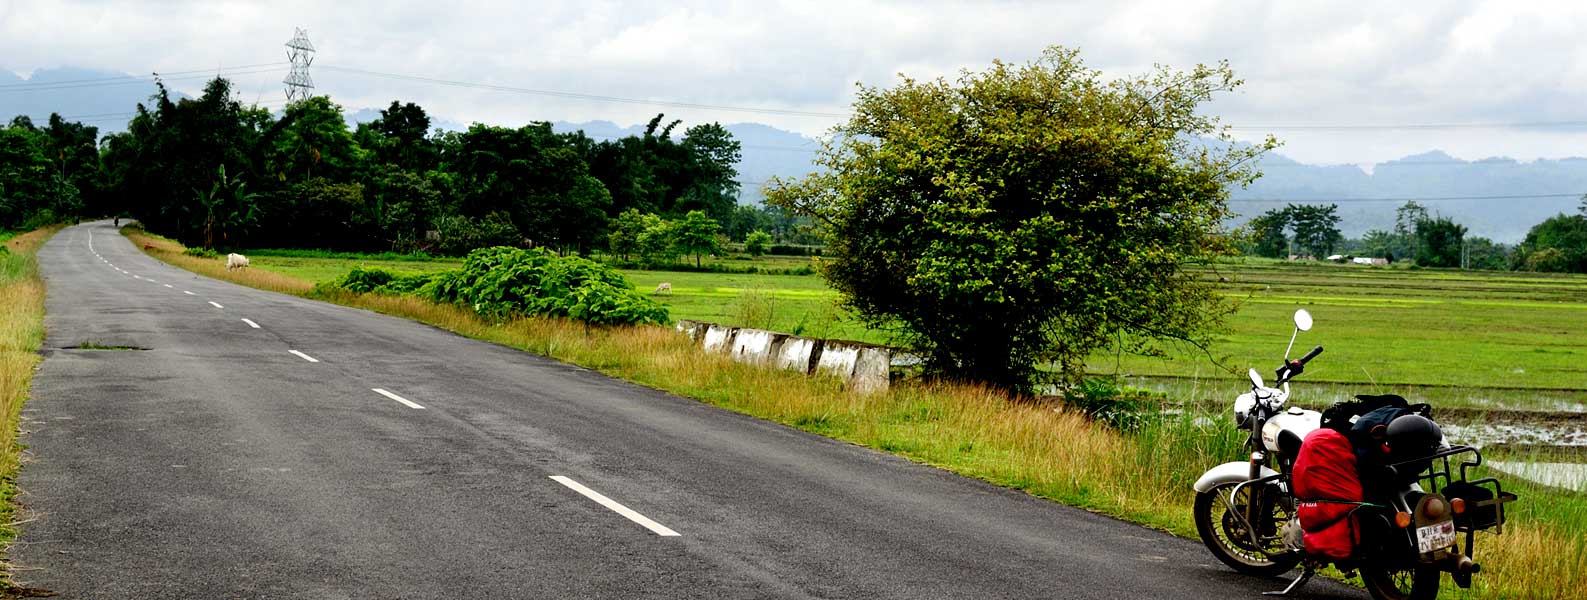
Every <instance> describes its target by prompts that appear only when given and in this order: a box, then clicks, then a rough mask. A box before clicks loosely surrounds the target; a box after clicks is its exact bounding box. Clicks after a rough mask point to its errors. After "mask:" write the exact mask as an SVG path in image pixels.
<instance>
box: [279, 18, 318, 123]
mask: <svg viewBox="0 0 1587 600" xmlns="http://www.w3.org/2000/svg"><path fill="white" fill-rule="evenodd" d="M294 29H296V33H295V34H293V36H292V39H291V40H288V41H287V43H286V47H287V60H290V61H292V70H291V71H290V72H288V73H287V78H286V79H283V80H282V81H281V83H284V84H286V86H287V89H286V92H287V103H288V104H291V103H292V102H295V101H298V100H303V99H305V98H308V97H309V96H312V95H313V91H312V90H313V89H314V80H313V79H311V78H310V77H309V65H312V64H314V44H312V43H309V32H307V31H304V30H303V28H301V27H297V28H294Z"/></svg>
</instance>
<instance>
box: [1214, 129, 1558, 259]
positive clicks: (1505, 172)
mask: <svg viewBox="0 0 1587 600" xmlns="http://www.w3.org/2000/svg"><path fill="white" fill-rule="evenodd" d="M1262 170H1263V171H1264V173H1265V174H1264V176H1263V177H1262V178H1261V179H1258V180H1257V181H1256V183H1254V184H1252V185H1251V187H1250V188H1248V189H1245V190H1237V191H1235V192H1234V193H1233V194H1232V195H1231V197H1232V199H1233V200H1234V203H1233V206H1234V208H1235V209H1236V210H1237V211H1239V212H1240V213H1241V214H1242V216H1243V217H1249V216H1252V215H1255V214H1259V213H1261V212H1263V211H1266V210H1269V209H1271V208H1274V207H1277V206H1282V205H1283V204H1284V202H1264V201H1261V200H1271V199H1282V200H1286V201H1289V202H1296V203H1301V202H1317V203H1328V202H1337V203H1338V204H1339V214H1340V216H1341V217H1343V219H1344V220H1343V222H1342V223H1341V226H1342V228H1343V229H1344V232H1345V235H1347V236H1352V237H1354V236H1357V235H1360V234H1361V233H1362V232H1364V231H1366V230H1368V229H1390V228H1392V227H1393V226H1394V209H1395V208H1397V207H1399V206H1400V205H1403V204H1404V203H1405V201H1406V200H1408V199H1419V202H1421V203H1422V204H1424V205H1426V206H1427V207H1428V208H1429V209H1430V210H1431V211H1432V212H1434V213H1436V214H1440V215H1443V216H1447V217H1450V218H1452V219H1454V220H1455V221H1457V222H1459V223H1462V224H1464V225H1466V226H1467V227H1468V228H1469V229H1470V230H1471V234H1472V235H1478V236H1483V237H1490V238H1493V239H1494V240H1497V241H1501V242H1517V241H1520V240H1521V239H1522V238H1523V237H1525V236H1526V232H1527V230H1528V229H1530V228H1531V227H1532V226H1533V225H1536V224H1537V223H1539V222H1541V221H1543V220H1544V219H1547V218H1548V217H1551V216H1554V215H1556V214H1559V213H1561V212H1574V211H1575V210H1576V208H1577V206H1578V205H1579V204H1580V202H1581V198H1580V196H1581V195H1582V194H1584V193H1587V158H1566V159H1560V160H1538V161H1532V162H1519V161H1515V160H1512V159H1508V158H1487V159H1482V160H1476V161H1463V160H1460V159H1457V158H1454V157H1452V156H1449V155H1448V154H1445V153H1443V152H1440V151H1437V150H1434V151H1431V152H1426V153H1422V154H1417V155H1414V156H1407V157H1405V158H1401V159H1399V160H1394V161H1390V162H1386V163H1382V164H1379V165H1377V167H1376V168H1374V169H1373V170H1372V172H1371V173H1367V172H1366V171H1363V170H1362V169H1360V168H1358V167H1354V166H1315V165H1303V164H1300V163H1297V162H1295V161H1293V160H1290V159H1288V158H1286V157H1284V156H1281V155H1274V156H1269V157H1267V158H1266V159H1264V161H1263V162H1262ZM1553 194H1570V196H1567V197H1563V198H1542V197H1523V196H1528V195H1553ZM1491 196H1510V197H1509V198H1483V197H1491ZM1440 198H1459V199H1440ZM1373 199H1387V200H1382V201H1378V200H1373Z"/></svg>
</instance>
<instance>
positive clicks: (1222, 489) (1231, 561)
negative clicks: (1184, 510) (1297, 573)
mask: <svg viewBox="0 0 1587 600" xmlns="http://www.w3.org/2000/svg"><path fill="white" fill-rule="evenodd" d="M1237 485H1239V484H1238V483H1235V482H1231V483H1220V484H1218V485H1216V486H1213V488H1212V489H1210V490H1207V491H1205V492H1201V493H1198V494H1196V507H1195V518H1196V531H1197V532H1198V533H1200V534H1201V543H1203V544H1206V545H1207V549H1208V550H1210V551H1212V555H1213V556H1216V557H1218V560H1221V561H1223V564H1226V565H1229V566H1230V567H1233V568H1234V570H1236V571H1239V572H1241V573H1245V574H1248V575H1259V576H1263V577H1275V576H1278V575H1283V574H1284V573H1287V572H1289V570H1290V569H1293V568H1295V565H1296V564H1299V563H1300V558H1301V557H1300V554H1299V553H1297V552H1289V551H1288V550H1287V549H1286V548H1285V547H1284V540H1283V535H1282V534H1281V533H1280V532H1281V531H1282V530H1283V528H1284V524H1285V523H1288V522H1289V520H1290V519H1291V518H1293V517H1294V503H1293V502H1288V501H1286V500H1287V499H1286V498H1284V497H1283V496H1282V494H1280V493H1277V492H1275V491H1273V490H1274V488H1273V487H1272V486H1265V485H1248V486H1245V487H1243V488H1240V492H1239V495H1238V496H1239V497H1235V495H1234V491H1235V490H1234V488H1235V487H1236V486H1237ZM1253 498H1254V499H1255V500H1256V501H1257V502H1258V504H1257V509H1258V510H1257V515H1256V517H1257V518H1256V519H1255V522H1254V523H1253V526H1254V527H1255V528H1256V531H1255V536H1253V535H1252V532H1251V531H1250V528H1248V527H1246V525H1245V519H1243V518H1242V517H1241V515H1242V514H1244V512H1245V510H1246V506H1247V505H1248V504H1249V503H1250V502H1251V500H1252V499H1253ZM1253 537H1254V538H1255V540H1254V541H1253V539H1252V538H1253Z"/></svg>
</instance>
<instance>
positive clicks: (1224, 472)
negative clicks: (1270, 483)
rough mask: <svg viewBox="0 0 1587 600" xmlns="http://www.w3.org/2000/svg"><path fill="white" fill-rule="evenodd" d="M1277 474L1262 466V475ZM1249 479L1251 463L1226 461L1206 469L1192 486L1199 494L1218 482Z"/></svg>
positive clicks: (1235, 481)
mask: <svg viewBox="0 0 1587 600" xmlns="http://www.w3.org/2000/svg"><path fill="white" fill-rule="evenodd" d="M1277 474H1278V471H1274V470H1272V469H1269V468H1267V467H1262V477H1271V476H1273V475H1277ZM1250 479H1251V463H1249V462H1227V463H1223V464H1221V465H1218V466H1216V467H1213V468H1211V469H1208V470H1207V472H1206V473H1202V474H1201V479H1197V480H1196V485H1195V486H1194V487H1195V488H1196V493H1198V494H1200V493H1205V492H1206V491H1207V490H1210V489H1212V486H1215V485H1218V484H1220V483H1239V482H1242V481H1249V480H1250Z"/></svg>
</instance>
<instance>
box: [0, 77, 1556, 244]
mask: <svg viewBox="0 0 1587 600" xmlns="http://www.w3.org/2000/svg"><path fill="white" fill-rule="evenodd" d="M112 77H122V78H127V77H129V76H128V75H127V74H125V73H117V72H111V71H97V70H91V69H77V68H60V69H43V70H39V71H37V72H35V73H34V74H33V75H32V77H31V78H30V79H23V78H21V77H18V76H16V75H15V74H13V73H11V72H10V71H6V70H4V69H0V119H3V120H5V121H9V120H10V117H11V116H13V115H17V114H27V115H30V116H32V117H33V120H34V122H36V123H40V124H42V123H43V122H44V121H45V120H46V119H48V117H49V114H50V112H52V111H54V112H59V113H61V114H62V115H65V116H69V117H77V119H76V120H82V121H84V122H86V123H88V124H90V125H96V126H98V127H99V128H100V131H101V132H102V133H108V132H113V131H120V130H122V129H123V128H124V127H125V124H126V119H127V117H128V116H130V113H131V112H132V111H133V107H134V106H135V105H136V104H137V103H138V102H146V101H147V99H148V97H149V95H150V94H151V93H152V92H153V86H152V85H151V84H150V83H149V82H148V80H147V79H146V78H144V79H136V78H133V79H127V80H124V81H106V80H107V78H112ZM85 80H86V81H85ZM41 85H42V86H43V87H44V88H48V89H39V87H40V86H41ZM24 86H26V87H24ZM244 100H245V101H246V99H244ZM379 115H380V113H379V107H376V108H361V109H358V110H356V111H352V112H349V113H348V114H347V118H348V121H349V122H362V121H368V120H371V119H374V118H376V117H378V116H379ZM431 117H432V118H433V119H435V121H434V123H433V124H434V126H436V127H439V128H442V129H448V130H458V129H463V128H464V127H466V125H464V124H463V123H460V122H458V121H453V120H447V119H444V118H440V117H438V116H437V115H431ZM693 124H695V123H693V122H685V123H684V125H683V126H685V127H686V126H688V125H693ZM552 126H553V127H554V128H555V129H556V130H557V131H565V132H572V131H583V132H584V133H585V134H586V135H589V136H590V137H594V138H597V139H611V138H618V137H623V136H628V135H638V134H640V133H642V132H643V131H644V125H643V124H638V125H632V126H627V127H625V126H621V125H617V124H615V123H611V122H608V121H591V122H586V123H566V122H554V123H552ZM726 127H727V130H728V131H730V132H732V133H733V135H734V136H735V137H736V138H737V139H738V140H739V143H740V144H742V145H743V159H742V161H741V162H740V163H739V166H738V170H739V180H740V181H741V182H742V183H743V184H744V193H743V196H742V198H741V199H740V201H741V202H745V203H753V202H758V201H759V200H760V199H761V194H760V187H761V184H762V183H763V182H765V181H766V180H767V179H768V178H771V177H773V176H784V177H798V176H801V175H804V174H806V173H809V172H810V171H811V170H813V169H814V167H813V166H812V165H811V162H810V161H811V159H812V158H813V157H814V156H815V154H814V151H815V149H816V148H817V147H818V145H819V144H818V143H817V142H816V140H814V139H811V138H808V137H805V136H803V135H800V134H798V133H794V132H790V131H783V130H781V129H777V128H775V127H770V126H766V125H761V124H758V123H734V124H730V125H726ZM674 135H678V136H682V131H675V132H674ZM1584 151H1587V149H1584ZM1261 169H1262V171H1263V172H1264V176H1263V177H1262V178H1261V179H1258V180H1257V181H1256V183H1254V184H1253V185H1251V186H1250V187H1249V188H1247V189H1243V190H1235V191H1234V192H1232V193H1231V206H1232V207H1233V208H1234V209H1235V211H1236V212H1237V213H1239V215H1240V217H1239V218H1238V219H1237V221H1244V220H1245V219H1248V218H1250V217H1251V216H1254V215H1257V214H1260V213H1262V212H1263V211H1266V210H1269V209H1272V208H1275V207H1280V206H1283V205H1284V204H1286V203H1291V202H1293V203H1330V202H1335V203H1338V204H1339V215H1340V216H1341V217H1342V218H1343V221H1342V223H1341V227H1342V229H1343V230H1344V233H1345V235H1346V236H1350V237H1355V236H1359V235H1361V234H1362V233H1363V232H1365V231H1367V230H1369V229H1389V228H1391V227H1393V224H1394V209H1395V208H1397V207H1398V206H1400V205H1401V204H1404V203H1405V201H1406V200H1409V199H1417V200H1419V201H1421V202H1422V203H1423V204H1425V205H1427V206H1428V207H1429V209H1430V210H1431V211H1433V212H1434V213H1436V214H1440V215H1443V216H1447V217H1450V218H1452V219H1454V220H1455V221H1457V222H1460V223H1462V224H1465V225H1466V226H1467V227H1468V228H1469V229H1470V230H1471V235H1477V236H1483V237H1488V238H1492V239H1494V240H1495V241H1499V242H1506V243H1515V242H1518V241H1520V240H1521V239H1522V238H1523V237H1525V236H1526V232H1527V230H1528V229H1530V228H1531V227H1532V226H1533V225H1535V224H1537V223H1539V222H1541V221H1542V220H1544V219H1546V218H1548V217H1551V216H1553V215H1555V214H1558V213H1561V212H1573V211H1575V210H1576V207H1577V206H1578V205H1579V204H1580V202H1581V200H1580V196H1581V195H1582V194H1587V158H1565V159H1559V160H1538V161H1532V162H1518V161H1515V160H1511V159H1508V158H1487V159H1482V160H1476V161H1465V160H1460V159H1457V158H1454V157H1452V156H1449V155H1448V154H1445V153H1443V152H1441V151H1438V150H1433V151H1429V152H1426V153H1423V154H1417V155H1414V156H1407V157H1405V158H1401V159H1399V160H1395V161H1390V162H1386V163H1381V164H1378V165H1376V167H1374V168H1373V169H1372V170H1371V171H1370V172H1368V171H1367V170H1364V169H1362V168H1360V167H1357V166H1354V165H1342V166H1319V165H1308V164H1302V163H1299V162H1296V161H1294V160H1291V159H1289V158H1288V157H1285V156H1283V155H1279V154H1273V155H1269V156H1267V157H1265V158H1264V159H1263V160H1262V162H1261ZM1549 196H1556V197H1549Z"/></svg>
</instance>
